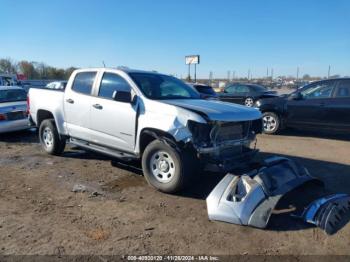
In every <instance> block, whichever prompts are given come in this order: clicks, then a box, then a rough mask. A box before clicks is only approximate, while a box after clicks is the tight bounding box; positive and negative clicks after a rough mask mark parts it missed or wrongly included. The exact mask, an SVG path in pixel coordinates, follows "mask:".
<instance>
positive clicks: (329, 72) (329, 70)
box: [328, 65, 331, 79]
mask: <svg viewBox="0 0 350 262" xmlns="http://www.w3.org/2000/svg"><path fill="white" fill-rule="evenodd" d="M330 76H331V66H330V65H329V66H328V79H329V77H330Z"/></svg>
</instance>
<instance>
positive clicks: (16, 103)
mask: <svg viewBox="0 0 350 262" xmlns="http://www.w3.org/2000/svg"><path fill="white" fill-rule="evenodd" d="M26 100H27V93H26V91H25V90H24V89H23V88H21V87H17V86H0V133H6V132H12V131H19V130H24V129H29V121H28V118H27V102H26Z"/></svg>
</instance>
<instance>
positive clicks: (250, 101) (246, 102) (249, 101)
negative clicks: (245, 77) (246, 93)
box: [244, 97, 254, 107]
mask: <svg viewBox="0 0 350 262" xmlns="http://www.w3.org/2000/svg"><path fill="white" fill-rule="evenodd" d="M244 105H246V106H248V107H252V106H253V105H254V98H252V97H247V98H246V99H245V100H244Z"/></svg>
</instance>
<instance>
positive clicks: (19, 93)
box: [0, 89, 27, 103]
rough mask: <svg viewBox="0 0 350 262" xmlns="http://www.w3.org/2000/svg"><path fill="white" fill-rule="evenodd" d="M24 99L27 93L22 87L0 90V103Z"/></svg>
mask: <svg viewBox="0 0 350 262" xmlns="http://www.w3.org/2000/svg"><path fill="white" fill-rule="evenodd" d="M26 100H27V93H26V91H24V90H22V89H12V90H0V103H5V102H16V101H26Z"/></svg>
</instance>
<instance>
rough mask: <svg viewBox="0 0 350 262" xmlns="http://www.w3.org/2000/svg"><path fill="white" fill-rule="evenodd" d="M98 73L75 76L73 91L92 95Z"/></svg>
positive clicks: (84, 73) (83, 73)
mask: <svg viewBox="0 0 350 262" xmlns="http://www.w3.org/2000/svg"><path fill="white" fill-rule="evenodd" d="M95 77H96V72H82V73H78V74H77V75H76V76H75V79H74V83H73V86H72V90H74V91H76V92H78V93H82V94H85V95H90V94H91V89H92V86H93V84H94V81H95Z"/></svg>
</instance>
